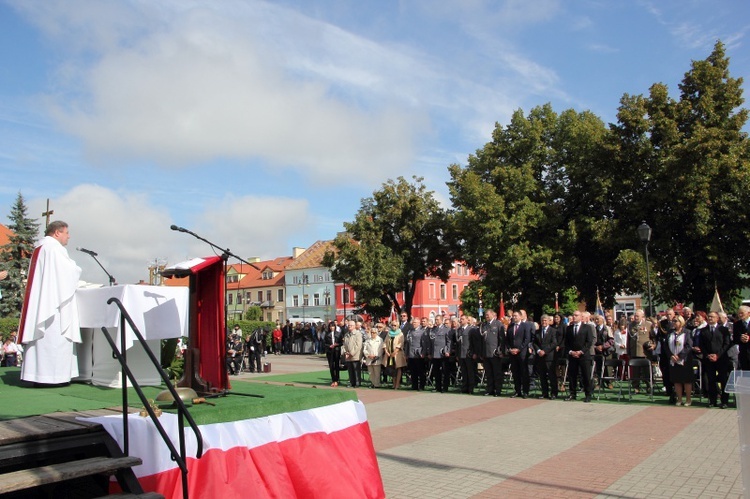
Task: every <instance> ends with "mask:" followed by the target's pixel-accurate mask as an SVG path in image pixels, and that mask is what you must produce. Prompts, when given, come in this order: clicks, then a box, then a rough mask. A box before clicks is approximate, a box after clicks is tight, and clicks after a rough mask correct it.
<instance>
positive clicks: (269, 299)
mask: <svg viewBox="0 0 750 499" xmlns="http://www.w3.org/2000/svg"><path fill="white" fill-rule="evenodd" d="M266 301H271V290H270V289H267V290H266Z"/></svg>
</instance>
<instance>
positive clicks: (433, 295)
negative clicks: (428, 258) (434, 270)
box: [428, 282, 435, 300]
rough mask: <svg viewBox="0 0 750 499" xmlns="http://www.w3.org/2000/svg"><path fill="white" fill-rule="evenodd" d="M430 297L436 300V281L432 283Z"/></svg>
mask: <svg viewBox="0 0 750 499" xmlns="http://www.w3.org/2000/svg"><path fill="white" fill-rule="evenodd" d="M428 298H429V299H430V300H434V299H435V283H434V282H431V283H430V291H429V294H428Z"/></svg>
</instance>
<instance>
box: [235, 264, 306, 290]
mask: <svg viewBox="0 0 750 499" xmlns="http://www.w3.org/2000/svg"><path fill="white" fill-rule="evenodd" d="M293 260H294V259H293V258H292V257H291V256H281V257H278V258H274V259H273V260H264V261H261V262H254V263H253V265H255V267H257V269H256V268H255V267H253V266H251V265H248V264H246V263H235V264H232V265H230V267H231V269H232V270H234V271H235V272H236V273H238V274H240V275H244V277H242V278H241V279H240V280H239V282H230V283H227V289H247V288H267V287H271V286H283V285H284V270H285V269H286V268H287V266H288V265H289V264H290V263H292V261H293ZM258 269H260V270H258ZM266 270H270V271H271V272H273V273H274V274H276V275H275V276H274V277H273V278H271V279H263V272H264V271H266ZM227 272H229V271H227Z"/></svg>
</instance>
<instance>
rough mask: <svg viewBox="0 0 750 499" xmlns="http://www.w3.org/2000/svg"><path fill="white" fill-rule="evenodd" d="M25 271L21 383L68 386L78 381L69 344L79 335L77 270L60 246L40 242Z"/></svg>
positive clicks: (47, 239)
mask: <svg viewBox="0 0 750 499" xmlns="http://www.w3.org/2000/svg"><path fill="white" fill-rule="evenodd" d="M32 267H33V270H32ZM29 269H30V271H29V273H30V274H31V276H30V277H31V282H30V283H29V284H28V286H30V289H29V291H28V295H27V300H26V302H25V303H24V310H23V318H22V324H23V330H22V331H21V343H23V345H24V356H23V364H22V365H21V379H22V380H24V381H31V382H35V383H45V384H59V383H68V382H70V380H71V379H72V378H74V377H76V376H78V360H77V359H76V352H75V348H74V344H75V343H80V342H81V331H80V328H79V325H78V307H77V302H76V294H75V292H76V288H77V286H78V279H79V278H80V276H81V268H80V267H79V266H78V265H76V262H75V261H73V259H71V258H70V256H69V255H68V250H67V249H66V248H65V246H63V245H62V244H60V242H59V241H58V240H57V239H55V238H53V237H50V236H45V237H44V238H43V239H42V240H41V241H40V243H39V244H38V245H37V248H36V249H35V251H34V254H33V255H32V261H31V263H30V265H29Z"/></svg>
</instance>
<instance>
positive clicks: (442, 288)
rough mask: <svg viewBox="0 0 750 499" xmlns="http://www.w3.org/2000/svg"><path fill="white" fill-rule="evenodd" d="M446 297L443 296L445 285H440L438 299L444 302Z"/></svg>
mask: <svg viewBox="0 0 750 499" xmlns="http://www.w3.org/2000/svg"><path fill="white" fill-rule="evenodd" d="M446 298H447V297H446V295H445V284H442V283H441V284H440V299H441V300H445V299H446Z"/></svg>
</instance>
